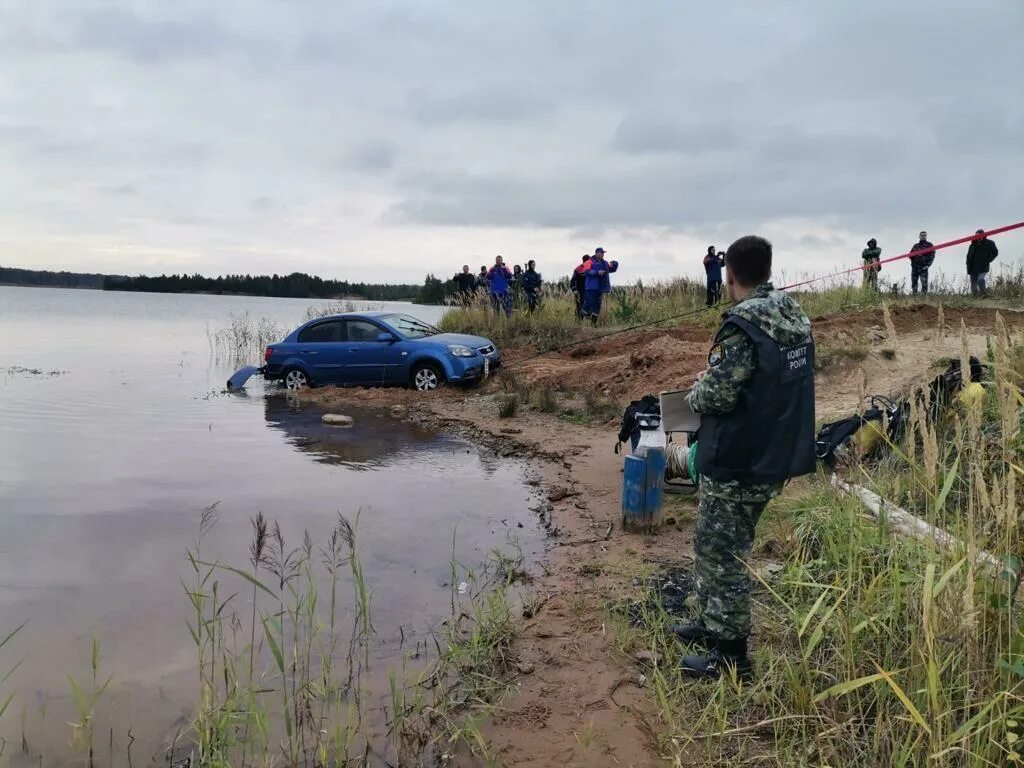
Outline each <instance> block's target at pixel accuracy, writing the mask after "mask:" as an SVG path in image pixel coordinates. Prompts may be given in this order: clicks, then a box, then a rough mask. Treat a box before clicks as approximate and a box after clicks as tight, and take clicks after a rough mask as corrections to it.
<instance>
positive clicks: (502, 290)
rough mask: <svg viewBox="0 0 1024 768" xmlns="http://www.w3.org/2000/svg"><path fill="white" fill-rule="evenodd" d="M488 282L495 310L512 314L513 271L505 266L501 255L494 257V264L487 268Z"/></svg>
mask: <svg viewBox="0 0 1024 768" xmlns="http://www.w3.org/2000/svg"><path fill="white" fill-rule="evenodd" d="M487 284H488V286H489V287H490V292H491V306H493V307H494V311H495V312H500V311H501V310H505V316H506V317H511V316H512V297H511V296H510V295H509V289H510V288H511V284H512V273H511V272H510V271H509V268H508V267H506V266H505V260H504V259H503V258H502V257H501V256H496V257H495V258H494V266H493V267H491V268H490V269H489V270H487Z"/></svg>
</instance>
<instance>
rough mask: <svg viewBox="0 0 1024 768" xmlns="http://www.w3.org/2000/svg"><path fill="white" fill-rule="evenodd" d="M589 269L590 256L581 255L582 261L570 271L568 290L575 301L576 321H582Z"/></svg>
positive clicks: (586, 254)
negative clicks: (584, 293)
mask: <svg viewBox="0 0 1024 768" xmlns="http://www.w3.org/2000/svg"><path fill="white" fill-rule="evenodd" d="M588 269H590V254H589V253H584V254H583V261H582V262H581V263H580V264H579V266H577V267H576V269H574V270H573V271H572V277H570V278H569V290H571V291H572V292H573V298H574V299H575V300H576V319H577V320H582V319H583V292H584V289H585V288H586V284H587V270H588Z"/></svg>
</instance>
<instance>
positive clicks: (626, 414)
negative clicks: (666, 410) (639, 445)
mask: <svg viewBox="0 0 1024 768" xmlns="http://www.w3.org/2000/svg"><path fill="white" fill-rule="evenodd" d="M641 413H654V414H658V415H659V416H660V415H661V400H659V399H658V398H657V397H655V396H654V395H644V396H643V397H641V398H640V399H639V400H633V401H632V402H631V403H630V404H629V405H627V406H626V410H625V411H623V413H622V424H621V425H620V426H619V442H618V443H616V444H615V452H616V453H618V452H619V443H624V442H626V441H627V440H629V441H630V442H631V443H632V444H633V446H634V447H635V445H636V443H635V441H636V440H639V439H640V422H639V421H638V420H637V414H641Z"/></svg>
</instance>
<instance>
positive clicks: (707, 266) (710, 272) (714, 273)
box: [704, 245, 722, 307]
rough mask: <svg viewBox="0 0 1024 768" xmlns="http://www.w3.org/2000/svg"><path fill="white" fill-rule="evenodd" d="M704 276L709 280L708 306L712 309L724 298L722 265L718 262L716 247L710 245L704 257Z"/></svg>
mask: <svg viewBox="0 0 1024 768" xmlns="http://www.w3.org/2000/svg"><path fill="white" fill-rule="evenodd" d="M704 274H705V275H706V276H707V280H708V296H707V305H708V306H709V307H710V306H712V305H714V304H717V303H718V300H719V299H721V298H722V263H721V262H720V261H719V260H718V254H717V253H716V252H715V246H713V245H709V246H708V252H707V254H706V255H705V256H704Z"/></svg>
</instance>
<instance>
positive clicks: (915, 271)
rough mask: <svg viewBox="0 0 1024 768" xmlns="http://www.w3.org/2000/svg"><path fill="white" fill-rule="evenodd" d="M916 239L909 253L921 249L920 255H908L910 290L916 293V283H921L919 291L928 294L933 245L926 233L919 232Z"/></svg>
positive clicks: (933, 255)
mask: <svg viewBox="0 0 1024 768" xmlns="http://www.w3.org/2000/svg"><path fill="white" fill-rule="evenodd" d="M918 238H919V239H918V241H917V242H916V243H914V245H913V247H912V248H911V249H910V252H911V254H914V253H916V252H918V251H921V255H919V256H914V255H911V257H910V290H911V292H913V293H917V284H918V282H920V283H921V293H922V294H924V295H925V296H927V295H928V268H929V267H930V266H931V265H932V262H934V261H935V246H934V245H932V244H931V243H929V242H928V233H927V232H923V231H922V232H921V234H920V235H918Z"/></svg>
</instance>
